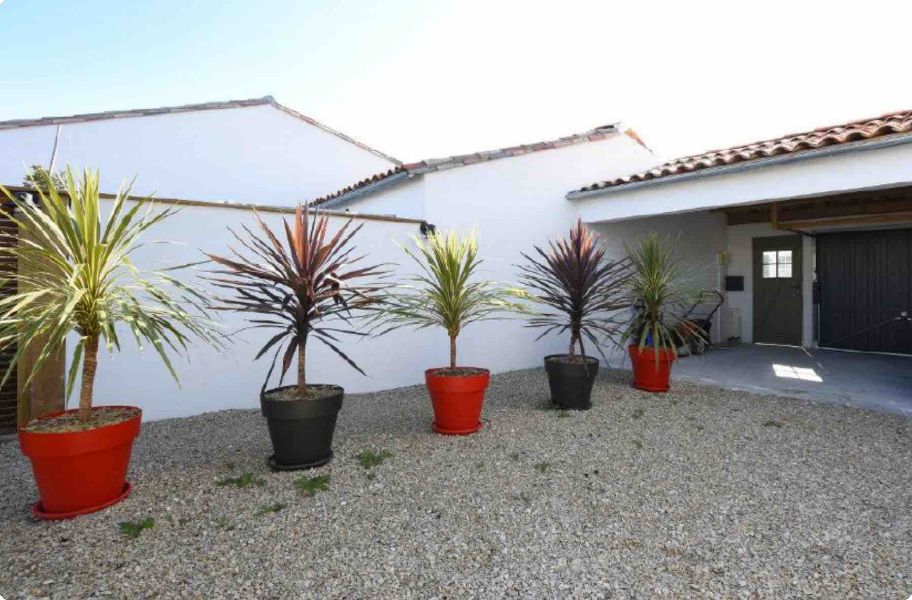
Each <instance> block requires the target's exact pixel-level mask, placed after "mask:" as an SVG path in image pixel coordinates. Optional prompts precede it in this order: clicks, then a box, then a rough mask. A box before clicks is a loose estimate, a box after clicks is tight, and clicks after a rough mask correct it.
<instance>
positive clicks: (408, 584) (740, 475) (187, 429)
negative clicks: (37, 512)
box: [0, 370, 912, 600]
mask: <svg viewBox="0 0 912 600" xmlns="http://www.w3.org/2000/svg"><path fill="white" fill-rule="evenodd" d="M627 377H628V375H627V374H625V373H620V372H609V373H607V374H605V375H604V376H603V377H601V378H600V379H599V381H598V382H597V385H596V390H595V392H594V404H595V406H594V408H593V409H592V410H591V411H589V412H587V413H573V414H570V413H560V412H557V411H554V410H549V408H548V396H547V385H546V381H545V377H544V374H543V372H542V371H541V370H530V371H518V372H512V373H506V374H503V375H498V376H496V377H494V379H493V382H492V386H491V388H490V390H489V393H488V402H487V405H486V408H485V420H486V427H485V429H484V430H483V431H482V432H481V433H479V434H477V435H475V436H470V437H466V438H447V437H442V436H438V435H434V434H433V433H431V431H430V427H429V421H430V418H431V410H430V406H429V402H428V401H427V399H426V394H425V391H424V389H423V388H422V387H411V388H404V389H398V390H391V391H387V392H382V393H376V394H368V395H359V396H351V397H349V398H346V400H345V405H344V407H343V411H342V414H341V416H340V421H339V427H338V431H337V440H336V444H335V450H336V458H335V459H334V460H333V462H332V463H331V464H330V465H329V466H326V467H323V468H320V469H317V470H316V471H314V472H311V473H309V474H308V476H310V475H322V474H326V475H330V476H331V481H330V483H329V488H328V489H327V490H326V491H323V492H320V493H317V494H316V495H314V496H313V497H310V496H307V495H305V494H302V493H300V492H299V491H297V489H296V487H295V484H294V482H295V480H296V479H297V478H299V477H301V475H300V473H271V472H270V471H269V470H268V469H267V468H266V466H265V464H264V460H263V459H264V457H265V456H267V455H268V454H269V453H270V447H269V439H268V436H267V433H266V428H265V424H264V422H263V420H262V418H261V417H260V416H259V414H258V413H257V412H255V411H225V412H219V413H211V414H206V415H201V416H198V417H192V418H187V419H175V420H170V421H161V422H155V423H150V424H148V425H145V426H144V427H143V433H142V435H141V437H140V438H139V440H138V442H137V446H136V450H135V454H134V460H133V466H132V471H131V480H132V482H133V484H134V485H135V490H134V492H133V495H132V496H131V497H130V498H129V499H128V500H126V501H124V502H122V503H121V504H119V505H117V506H115V507H113V508H110V509H108V510H106V511H103V512H101V513H96V514H94V515H90V516H86V517H82V518H80V519H77V520H73V521H65V522H59V523H48V522H36V521H34V520H32V519H31V517H30V516H29V506H30V504H31V503H32V502H33V501H34V499H35V491H34V484H33V483H32V478H31V473H30V470H29V467H28V464H27V463H26V461H25V460H24V459H23V458H22V457H21V456H20V455H19V452H18V447H17V446H16V445H15V444H3V445H0V472H2V473H3V477H2V481H0V499H2V500H0V528H2V536H0V594H2V595H3V596H5V597H6V598H7V599H8V600H11V599H12V598H28V597H43V596H49V597H53V598H67V599H70V598H83V597H93V596H109V597H115V598H120V597H169V598H178V597H179V598H214V597H244V598H260V597H274V598H289V597H316V598H335V597H348V598H363V597H379V598H431V597H438V598H443V597H449V598H455V597H459V598H463V597H485V598H490V597H495V598H496V597H527V598H553V597H560V598H564V597H579V598H584V597H585V598H591V597H647V596H649V597H652V596H660V597H662V596H665V597H725V598H734V597H744V598H768V597H777V598H781V597H798V596H803V597H804V596H817V597H827V598H847V597H877V598H905V597H907V596H908V595H909V594H912V419H904V418H902V417H898V416H892V415H884V414H877V413H872V412H864V411H860V410H854V409H850V408H843V407H837V406H827V405H815V404H809V403H806V402H802V401H798V400H791V399H781V398H776V397H772V396H757V395H750V394H746V393H743V392H732V391H725V390H721V389H716V388H711V387H702V386H697V385H694V384H687V383H677V384H676V385H675V388H674V390H673V391H672V392H671V393H668V394H664V395H649V394H646V393H643V392H639V391H636V390H633V389H631V388H630V387H629V386H628V385H627ZM364 450H373V451H375V452H377V453H381V452H382V451H384V450H385V451H387V452H389V453H390V455H391V456H389V457H388V458H387V459H386V460H385V462H383V464H381V465H379V466H375V467H373V468H372V469H370V470H368V469H366V468H364V467H362V466H361V465H360V464H359V461H358V460H356V458H355V456H356V455H357V454H358V453H360V452H362V451H364ZM244 473H252V474H253V479H254V482H253V483H252V484H251V485H249V486H246V487H237V486H231V485H228V486H219V485H216V483H217V482H218V481H221V480H223V479H224V478H227V477H238V476H241V475H243V474H244ZM259 480H262V481H259ZM258 483H259V484H258ZM281 504H284V505H285V506H284V508H281V509H280V510H278V511H277V512H263V513H262V514H258V512H259V511H260V510H261V508H263V507H273V508H277V506H276V505H281ZM147 517H153V518H154V519H155V524H154V527H152V528H150V529H146V530H144V531H142V532H141V533H140V534H139V536H138V537H136V538H129V537H127V536H126V535H124V534H123V533H122V532H121V531H120V529H119V527H118V523H120V522H123V521H136V522H138V521H141V520H143V519H145V518H147Z"/></svg>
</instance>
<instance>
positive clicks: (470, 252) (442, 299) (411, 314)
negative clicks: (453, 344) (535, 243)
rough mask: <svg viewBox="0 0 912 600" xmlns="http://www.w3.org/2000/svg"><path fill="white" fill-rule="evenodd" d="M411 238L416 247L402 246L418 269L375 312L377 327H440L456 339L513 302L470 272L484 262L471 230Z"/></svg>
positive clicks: (383, 329)
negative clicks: (472, 324) (408, 280)
mask: <svg viewBox="0 0 912 600" xmlns="http://www.w3.org/2000/svg"><path fill="white" fill-rule="evenodd" d="M413 240H414V242H415V248H414V249H412V248H403V251H404V252H405V254H406V255H407V256H408V257H409V258H411V259H412V260H413V261H415V263H416V264H417V265H418V266H419V267H420V272H419V273H418V274H417V275H414V276H412V277H411V278H410V279H411V281H410V283H409V284H406V285H402V286H400V287H399V288H397V289H396V290H395V291H394V292H393V293H390V294H387V296H386V297H385V298H384V304H383V307H382V308H383V310H382V311H379V312H378V313H377V314H376V317H375V326H376V331H377V332H378V333H381V334H382V333H386V332H387V331H390V330H392V329H395V328H397V327H400V326H408V327H413V328H415V329H424V328H427V327H441V328H442V329H444V330H445V331H446V332H447V335H449V337H450V339H451V340H455V338H456V337H457V336H458V335H459V334H460V332H461V331H462V330H463V329H464V328H465V327H466V326H467V325H469V324H471V323H477V322H479V321H488V320H492V319H496V318H498V313H499V312H501V311H504V310H505V309H509V308H510V307H511V303H510V302H509V301H508V300H507V299H508V297H509V296H508V294H507V293H506V292H505V291H503V290H500V289H498V288H497V286H496V284H495V283H494V282H492V281H483V280H475V279H474V278H473V276H474V275H475V273H476V271H477V270H478V268H479V267H480V265H481V264H482V261H481V258H480V257H479V256H478V243H477V240H476V237H475V234H474V233H470V234H467V235H460V234H459V233H458V232H456V231H448V232H437V233H432V234H430V235H429V236H428V237H427V239H426V240H424V239H421V238H420V237H417V236H416V237H414V238H413Z"/></svg>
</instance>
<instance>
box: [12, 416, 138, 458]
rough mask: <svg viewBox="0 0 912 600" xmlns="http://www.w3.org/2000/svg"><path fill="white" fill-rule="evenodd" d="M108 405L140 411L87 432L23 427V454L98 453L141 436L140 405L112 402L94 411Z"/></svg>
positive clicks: (34, 455)
mask: <svg viewBox="0 0 912 600" xmlns="http://www.w3.org/2000/svg"><path fill="white" fill-rule="evenodd" d="M107 408H128V409H135V410H137V411H139V412H138V413H137V414H136V415H135V416H133V417H131V418H129V419H126V420H125V421H120V422H118V423H111V424H108V425H102V426H100V427H95V428H92V429H86V430H83V431H41V432H38V431H28V430H26V429H23V428H22V427H20V428H19V447H20V448H21V449H22V453H23V454H25V455H26V456H28V457H30V458H37V457H55V456H74V455H79V454H89V453H91V452H98V451H100V450H105V449H107V448H112V447H114V446H119V445H122V444H126V443H128V442H131V441H132V440H133V439H135V438H136V436H137V435H139V429H140V422H141V420H142V409H141V408H139V407H137V406H126V405H112V406H96V407H93V408H92V410H93V411H94V410H100V409H107ZM78 410H79V409H78V408H72V409H70V410H60V411H56V412H53V413H49V414H47V415H43V416H41V417H39V419H38V420H45V419H51V418H53V417H57V416H60V415H63V414H67V413H74V412H78Z"/></svg>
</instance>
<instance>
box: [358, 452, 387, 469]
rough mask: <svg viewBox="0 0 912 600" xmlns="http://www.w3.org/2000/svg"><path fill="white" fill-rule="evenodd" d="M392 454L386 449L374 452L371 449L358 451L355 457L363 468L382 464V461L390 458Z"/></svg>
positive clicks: (371, 467)
mask: <svg viewBox="0 0 912 600" xmlns="http://www.w3.org/2000/svg"><path fill="white" fill-rule="evenodd" d="M391 456H392V454H391V453H390V452H389V451H387V450H381V451H380V452H374V451H373V450H364V451H363V452H360V453H359V454H358V455H357V456H356V457H355V458H356V459H357V460H358V464H360V465H361V466H362V467H364V468H365V469H373V468H374V467H378V466H380V465H382V464H383V462H384V461H385V460H386V459H387V458H390V457H391Z"/></svg>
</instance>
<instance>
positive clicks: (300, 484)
mask: <svg viewBox="0 0 912 600" xmlns="http://www.w3.org/2000/svg"><path fill="white" fill-rule="evenodd" d="M294 484H295V487H296V488H298V491H299V492H301V493H302V494H306V495H307V496H316V495H317V494H318V493H319V492H325V491H326V490H328V489H329V475H317V476H316V477H307V476H306V475H305V476H304V477H300V478H298V479H296V480H295V482H294Z"/></svg>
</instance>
